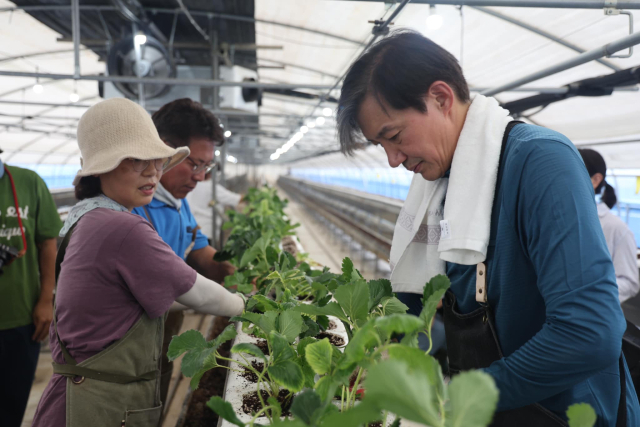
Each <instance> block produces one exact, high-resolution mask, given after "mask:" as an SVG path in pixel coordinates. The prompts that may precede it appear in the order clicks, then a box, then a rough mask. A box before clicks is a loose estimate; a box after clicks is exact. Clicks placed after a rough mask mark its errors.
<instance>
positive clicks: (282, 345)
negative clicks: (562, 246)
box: [269, 332, 296, 363]
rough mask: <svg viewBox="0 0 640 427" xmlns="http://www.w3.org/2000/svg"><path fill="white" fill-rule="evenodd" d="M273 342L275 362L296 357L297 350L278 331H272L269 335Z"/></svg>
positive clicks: (272, 348)
mask: <svg viewBox="0 0 640 427" xmlns="http://www.w3.org/2000/svg"><path fill="white" fill-rule="evenodd" d="M269 342H270V344H271V356H272V357H273V362H274V363H279V362H283V361H285V360H291V359H293V358H295V357H296V352H295V350H294V349H293V347H291V344H289V341H287V339H286V338H285V337H283V336H282V335H280V334H279V333H277V332H271V334H270V335H269Z"/></svg>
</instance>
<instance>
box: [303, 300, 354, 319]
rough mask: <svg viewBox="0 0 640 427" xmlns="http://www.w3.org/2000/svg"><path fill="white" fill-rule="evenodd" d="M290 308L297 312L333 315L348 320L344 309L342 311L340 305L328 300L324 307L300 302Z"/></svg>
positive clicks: (313, 314)
mask: <svg viewBox="0 0 640 427" xmlns="http://www.w3.org/2000/svg"><path fill="white" fill-rule="evenodd" d="M291 310H292V311H297V312H299V313H304V314H310V315H312V316H321V315H325V316H333V317H337V318H338V319H340V320H342V321H345V322H348V321H349V319H348V318H347V316H345V314H344V311H342V308H340V305H339V304H338V303H335V302H330V303H329V304H327V305H325V306H324V307H317V306H315V305H309V304H300V305H299V306H297V307H294V308H292V309H291Z"/></svg>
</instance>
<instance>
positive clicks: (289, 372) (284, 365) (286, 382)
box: [267, 360, 304, 392]
mask: <svg viewBox="0 0 640 427" xmlns="http://www.w3.org/2000/svg"><path fill="white" fill-rule="evenodd" d="M267 372H268V373H269V377H270V378H271V379H272V380H273V381H275V382H276V383H278V384H279V385H281V386H282V387H285V388H286V389H287V390H289V391H292V392H298V391H300V390H302V387H303V386H304V374H303V373H302V368H300V366H299V365H298V364H297V363H295V362H293V361H291V360H285V361H281V362H277V363H276V364H275V365H272V366H269V368H268V369H267Z"/></svg>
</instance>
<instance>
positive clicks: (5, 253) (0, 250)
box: [0, 245, 19, 275]
mask: <svg viewBox="0 0 640 427" xmlns="http://www.w3.org/2000/svg"><path fill="white" fill-rule="evenodd" d="M18 252H19V251H18V249H16V248H13V247H11V246H7V245H0V275H1V274H2V269H3V267H4V266H5V265H9V264H11V262H12V261H13V260H14V259H16V257H17V256H18Z"/></svg>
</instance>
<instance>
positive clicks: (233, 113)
mask: <svg viewBox="0 0 640 427" xmlns="http://www.w3.org/2000/svg"><path fill="white" fill-rule="evenodd" d="M0 104H7V105H25V106H32V107H74V108H89V107H91V105H89V104H77V103H76V104H63V103H54V102H28V101H24V102H23V101H10V100H4V99H0ZM203 106H204V107H205V108H207V109H209V111H211V113H213V114H215V115H220V116H229V117H231V116H233V117H236V116H238V117H274V118H285V119H298V120H300V119H303V118H305V117H307V116H303V115H300V114H273V113H250V112H248V111H239V110H216V109H213V108H212V106H211V105H203ZM159 108H160V107H149V108H147V110H148V111H151V112H153V111H157V110H158V109H159ZM45 117H46V116H45Z"/></svg>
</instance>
